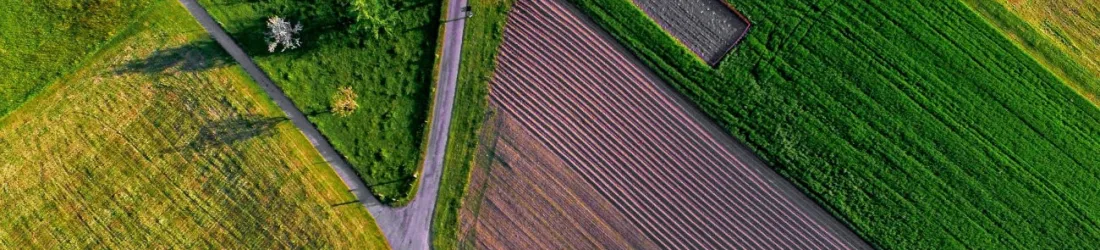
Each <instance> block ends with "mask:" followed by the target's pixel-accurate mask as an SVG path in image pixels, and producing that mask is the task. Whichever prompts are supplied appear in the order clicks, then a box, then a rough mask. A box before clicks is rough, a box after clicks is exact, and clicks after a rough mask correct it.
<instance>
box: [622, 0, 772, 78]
mask: <svg viewBox="0 0 1100 250" xmlns="http://www.w3.org/2000/svg"><path fill="white" fill-rule="evenodd" d="M633 1H634V4H636V5H638V7H640V8H641V9H642V11H644V12H645V13H646V15H648V16H649V17H650V18H652V19H653V21H656V22H657V23H658V24H660V25H661V28H664V30H665V31H666V32H668V33H669V34H672V36H673V37H676V39H677V40H680V42H681V43H683V44H684V45H685V46H687V47H688V49H691V51H692V52H695V54H696V55H698V56H699V57H700V58H703V61H706V62H707V63H709V64H711V65H714V64H717V63H718V62H719V61H721V60H722V57H725V55H726V53H728V52H729V51H730V50H731V49H733V47H734V46H737V43H738V42H740V41H741V38H742V37H744V36H745V33H747V32H748V30H749V27H750V23H749V20H748V19H747V18H745V17H744V16H743V15H741V14H740V13H737V11H736V10H734V9H733V8H732V7H731V6H729V5H727V4H726V3H725V2H723V1H726V0H674V1H669V0H633Z"/></svg>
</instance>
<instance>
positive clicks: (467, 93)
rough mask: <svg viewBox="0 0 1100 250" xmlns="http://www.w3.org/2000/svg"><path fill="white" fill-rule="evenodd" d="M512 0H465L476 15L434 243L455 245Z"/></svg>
mask: <svg viewBox="0 0 1100 250" xmlns="http://www.w3.org/2000/svg"><path fill="white" fill-rule="evenodd" d="M514 2H515V0H469V1H468V2H467V4H469V6H470V8H471V9H472V11H473V12H474V13H475V15H477V18H470V19H466V30H465V31H464V33H465V38H464V39H463V42H462V62H461V63H462V64H461V67H459V76H458V84H457V86H456V89H455V105H454V110H452V111H451V112H452V113H451V131H450V135H449V136H448V137H449V138H448V139H447V140H448V141H447V153H446V155H445V156H444V157H445V159H444V163H443V176H442V177H441V180H440V183H439V196H438V197H437V200H436V206H435V215H433V217H432V232H431V233H432V247H433V248H435V249H458V248H460V247H465V246H466V245H461V244H460V242H459V241H458V222H459V221H458V220H459V218H458V216H459V212H460V211H461V210H462V208H463V198H464V197H465V196H466V195H467V190H468V187H467V186H468V184H469V182H470V177H471V171H472V170H473V168H475V167H476V166H474V162H475V159H477V148H478V146H479V145H478V144H479V141H480V140H479V139H478V138H479V135H481V134H482V133H484V132H483V131H482V130H483V128H482V127H483V125H484V123H485V121H486V119H488V117H490V116H491V115H492V114H490V113H488V105H489V99H488V94H489V80H490V79H492V76H493V70H494V69H495V67H496V55H497V47H499V46H500V43H501V41H502V39H503V36H504V22H505V20H506V18H507V17H508V11H509V10H510V9H511V7H512V4H513V3H514Z"/></svg>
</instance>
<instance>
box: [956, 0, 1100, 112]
mask: <svg viewBox="0 0 1100 250" xmlns="http://www.w3.org/2000/svg"><path fill="white" fill-rule="evenodd" d="M966 2H967V4H968V5H970V7H971V8H974V10H976V11H978V12H979V13H981V14H982V16H984V17H986V19H987V20H989V21H990V22H991V23H992V24H993V25H994V26H996V27H997V28H998V29H1000V30H1001V31H1002V32H1004V33H1005V34H1006V35H1008V37H1009V38H1011V39H1012V40H1013V41H1015V42H1016V43H1017V44H1019V45H1020V47H1021V48H1022V49H1024V51H1027V52H1028V53H1029V54H1031V55H1032V56H1033V57H1035V58H1036V59H1037V60H1038V61H1039V62H1040V63H1042V64H1043V65H1044V66H1046V67H1047V68H1048V69H1050V70H1051V71H1052V72H1054V73H1055V74H1057V75H1058V76H1059V77H1060V78H1062V79H1063V80H1065V81H1066V83H1069V84H1070V86H1071V87H1073V88H1074V89H1075V90H1077V91H1078V93H1080V94H1081V95H1082V96H1085V98H1087V99H1089V100H1090V101H1092V102H1093V103H1094V104H1097V105H1100V56H1098V55H1100V6H1098V5H1096V3H1094V2H1092V1H1084V0H1068V1H1067V0H1058V1H1050V0H1030V1H1007V0H1001V1H977V0H967V1H966Z"/></svg>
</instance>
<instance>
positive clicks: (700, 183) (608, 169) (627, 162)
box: [459, 0, 870, 249]
mask: <svg viewBox="0 0 1100 250" xmlns="http://www.w3.org/2000/svg"><path fill="white" fill-rule="evenodd" d="M499 49H500V50H499V54H497V66H496V68H495V70H494V73H493V77H492V79H491V80H490V91H489V107H490V108H491V109H492V110H493V114H494V116H493V119H491V120H490V121H489V122H486V126H485V127H483V128H482V129H483V130H482V132H481V134H480V136H481V143H480V144H479V145H480V146H481V147H482V148H481V151H479V152H478V153H477V155H478V157H479V158H480V159H479V160H478V161H476V162H475V167H474V168H473V170H472V173H471V178H470V186H469V189H468V190H469V192H468V193H467V196H466V200H465V201H464V202H463V212H462V213H461V214H460V215H459V217H460V225H461V227H460V229H459V237H460V239H462V241H463V244H465V245H467V246H471V248H475V249H864V248H870V247H869V246H867V245H866V244H865V243H864V242H863V241H862V240H860V239H859V238H858V237H857V236H856V235H855V234H854V233H852V232H851V231H850V230H848V229H847V228H845V227H844V225H843V224H841V223H840V222H839V221H837V220H836V219H834V218H832V217H831V216H830V215H829V214H828V213H827V212H826V211H825V210H824V209H822V208H821V207H820V206H818V205H817V204H815V203H814V202H813V201H812V200H810V199H809V197H807V196H806V195H804V194H802V193H801V192H799V190H798V189H797V188H795V186H794V185H792V184H791V183H789V182H787V181H786V180H784V179H783V178H782V177H781V176H779V174H777V173H776V172H774V171H772V170H771V169H770V168H768V166H767V165H764V163H763V162H762V161H761V160H760V159H759V158H757V157H756V156H755V155H753V154H752V152H751V151H749V150H748V149H747V148H745V147H744V146H743V145H741V144H739V143H738V142H737V141H736V140H735V139H734V138H733V137H731V136H729V135H728V134H725V133H724V132H723V131H722V130H721V129H720V128H719V127H718V126H717V125H716V124H714V123H713V122H712V121H710V120H708V119H707V118H706V117H705V116H704V115H703V114H702V113H700V111H699V110H696V109H695V108H694V106H692V104H691V103H689V102H687V100H685V99H684V98H683V97H681V96H679V95H678V94H677V93H676V92H675V90H673V89H672V88H671V87H670V86H668V85H667V84H665V83H664V82H663V81H661V79H660V78H659V77H658V76H657V75H656V74H655V73H654V72H652V71H651V70H649V69H648V68H646V67H644V66H642V65H641V64H640V62H639V61H638V60H637V58H635V57H632V56H630V54H629V53H628V52H627V51H626V49H625V48H623V47H622V46H620V45H619V44H618V43H615V40H614V39H613V38H612V37H611V36H610V35H608V34H607V33H602V30H600V29H599V28H598V26H597V25H596V24H595V23H593V22H592V21H591V20H588V19H586V18H585V17H584V16H583V15H581V14H579V13H578V11H577V10H576V9H574V8H573V7H572V6H571V5H569V4H567V3H565V0H554V1H549V0H517V1H516V2H515V5H514V6H513V8H512V10H511V11H510V12H509V14H508V21H507V23H506V26H505V29H504V37H503V40H502V42H501V44H500V47H499Z"/></svg>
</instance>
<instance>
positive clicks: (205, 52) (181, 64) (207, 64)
mask: <svg viewBox="0 0 1100 250" xmlns="http://www.w3.org/2000/svg"><path fill="white" fill-rule="evenodd" d="M228 64H229V60H228V58H227V57H226V55H225V53H224V52H222V49H221V47H220V46H219V45H218V44H217V43H216V42H214V40H210V39H202V40H198V41H195V42H192V43H189V44H185V45H182V46H178V47H173V48H168V49H161V50H157V51H155V52H153V53H152V54H150V55H149V56H147V57H145V58H141V59H135V60H130V61H128V62H126V63H125V64H123V65H120V66H118V67H117V68H115V74H118V75H121V74H126V73H143V74H149V75H153V74H161V73H164V72H166V71H168V70H169V69H172V68H175V69H178V70H179V71H182V72H199V71H205V70H207V69H212V68H219V67H222V66H226V65H228Z"/></svg>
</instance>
